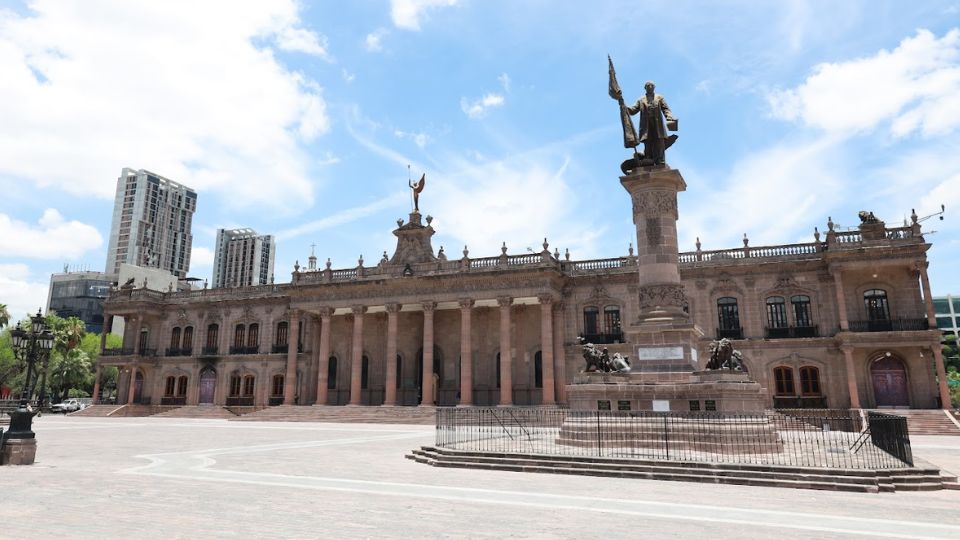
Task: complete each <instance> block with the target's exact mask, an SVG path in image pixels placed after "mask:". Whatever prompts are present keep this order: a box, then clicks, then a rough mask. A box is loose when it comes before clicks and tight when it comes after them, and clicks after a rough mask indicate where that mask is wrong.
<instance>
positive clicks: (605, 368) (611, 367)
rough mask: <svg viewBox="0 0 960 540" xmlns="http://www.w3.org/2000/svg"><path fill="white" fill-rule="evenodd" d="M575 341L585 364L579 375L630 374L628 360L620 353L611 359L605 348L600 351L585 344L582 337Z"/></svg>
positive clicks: (590, 344) (591, 344)
mask: <svg viewBox="0 0 960 540" xmlns="http://www.w3.org/2000/svg"><path fill="white" fill-rule="evenodd" d="M577 341H579V342H580V346H581V348H582V349H583V359H584V361H585V362H586V363H587V365H586V367H585V368H584V369H583V370H582V371H581V373H594V372H600V373H629V372H630V360H629V359H628V357H626V356H623V355H622V354H620V353H614V354H613V357H611V356H610V353H609V351H608V350H607V349H606V347H604V348H602V349H601V348H600V347H597V346H596V345H594V344H593V343H587V342H586V340H585V339H583V338H582V337H578V338H577Z"/></svg>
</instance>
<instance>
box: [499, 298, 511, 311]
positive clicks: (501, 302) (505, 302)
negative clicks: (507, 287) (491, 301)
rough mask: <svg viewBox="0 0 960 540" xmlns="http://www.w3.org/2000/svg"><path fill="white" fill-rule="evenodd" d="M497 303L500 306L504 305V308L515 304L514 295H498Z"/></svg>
mask: <svg viewBox="0 0 960 540" xmlns="http://www.w3.org/2000/svg"><path fill="white" fill-rule="evenodd" d="M497 305H499V306H500V307H502V308H504V307H510V306H512V305H513V297H512V296H498V297H497Z"/></svg>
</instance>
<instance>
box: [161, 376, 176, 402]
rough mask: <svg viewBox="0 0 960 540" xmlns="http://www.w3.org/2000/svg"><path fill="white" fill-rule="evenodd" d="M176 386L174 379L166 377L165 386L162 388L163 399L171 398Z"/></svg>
mask: <svg viewBox="0 0 960 540" xmlns="http://www.w3.org/2000/svg"><path fill="white" fill-rule="evenodd" d="M176 384H177V380H176V377H173V376H171V377H167V380H166V381H165V384H164V386H163V396H164V397H173V392H174V388H175V386H176Z"/></svg>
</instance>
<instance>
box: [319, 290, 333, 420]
mask: <svg viewBox="0 0 960 540" xmlns="http://www.w3.org/2000/svg"><path fill="white" fill-rule="evenodd" d="M332 317H333V310H332V309H330V308H328V307H322V308H320V362H319V364H318V365H317V403H316V404H317V405H326V404H327V393H328V392H327V384H328V383H327V371H328V370H329V369H330V322H331V318H332Z"/></svg>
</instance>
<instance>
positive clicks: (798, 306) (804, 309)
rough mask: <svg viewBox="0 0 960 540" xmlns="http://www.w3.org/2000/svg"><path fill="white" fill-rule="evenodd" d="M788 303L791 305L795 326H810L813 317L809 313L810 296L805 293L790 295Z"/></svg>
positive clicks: (811, 325)
mask: <svg viewBox="0 0 960 540" xmlns="http://www.w3.org/2000/svg"><path fill="white" fill-rule="evenodd" d="M790 305H792V306H793V324H794V325H796V327H797V328H812V327H813V317H812V316H811V315H810V297H809V296H807V295H805V294H798V295H796V296H791V297H790Z"/></svg>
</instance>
